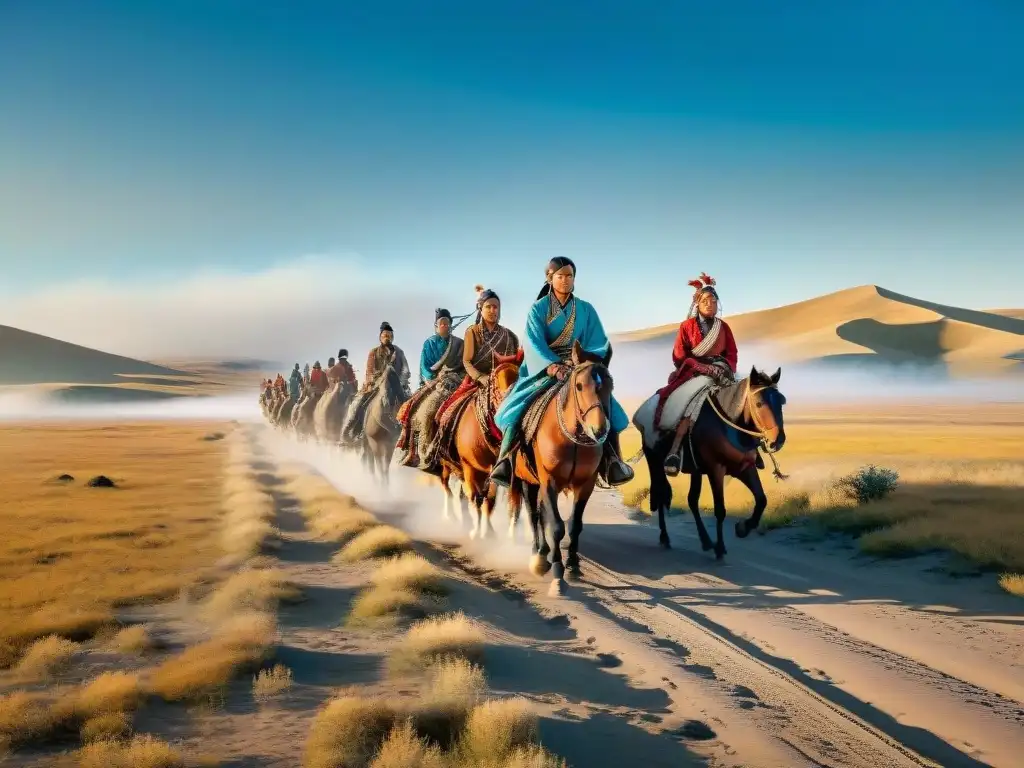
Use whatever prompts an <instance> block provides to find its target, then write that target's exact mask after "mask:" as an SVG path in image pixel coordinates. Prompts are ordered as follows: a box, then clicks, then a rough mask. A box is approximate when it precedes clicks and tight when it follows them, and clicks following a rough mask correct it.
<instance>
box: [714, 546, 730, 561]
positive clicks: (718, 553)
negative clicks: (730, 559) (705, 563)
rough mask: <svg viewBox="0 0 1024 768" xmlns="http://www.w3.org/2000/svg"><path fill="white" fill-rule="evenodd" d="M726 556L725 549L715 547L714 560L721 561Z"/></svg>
mask: <svg viewBox="0 0 1024 768" xmlns="http://www.w3.org/2000/svg"><path fill="white" fill-rule="evenodd" d="M727 554H728V553H727V552H726V551H725V547H715V560H722V559H724V558H725V556H726V555H727Z"/></svg>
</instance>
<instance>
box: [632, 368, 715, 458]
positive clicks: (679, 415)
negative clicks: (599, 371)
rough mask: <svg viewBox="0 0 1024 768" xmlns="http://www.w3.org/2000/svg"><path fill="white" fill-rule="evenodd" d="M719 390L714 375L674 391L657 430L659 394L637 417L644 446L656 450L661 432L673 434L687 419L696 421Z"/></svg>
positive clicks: (681, 386)
mask: <svg viewBox="0 0 1024 768" xmlns="http://www.w3.org/2000/svg"><path fill="white" fill-rule="evenodd" d="M717 389H718V386H717V385H716V384H715V382H714V379H712V378H711V377H710V376H694V377H693V378H692V379H690V380H689V381H687V382H686V383H685V384H681V385H680V386H679V387H678V388H677V389H676V390H675V391H674V392H672V393H671V394H670V395H669V396H668V399H667V400H666V401H665V407H664V408H662V409H661V421H660V422H659V424H658V425H657V427H655V425H654V411H655V409H657V407H658V393H657V392H655V393H654V394H653V395H651V396H650V397H649V398H647V400H645V401H644V402H643V404H642V405H641V406H640V407H639V408H637V409H636V413H634V414H633V419H632V421H633V426H635V427H636V428H637V429H638V430H640V434H641V435H643V438H644V445H646V446H647V447H648V448H653V447H654V443H655V442H657V440H658V433H659V432H661V431H672V430H674V429H675V428H676V427H677V426H678V425H679V422H680V421H682V420H683V419H695V418H697V415H698V414H699V413H700V409H701V408H703V407H704V403H705V402H706V401H707V399H708V396H709V395H711V394H712V393H713V392H715V391H716V390H717Z"/></svg>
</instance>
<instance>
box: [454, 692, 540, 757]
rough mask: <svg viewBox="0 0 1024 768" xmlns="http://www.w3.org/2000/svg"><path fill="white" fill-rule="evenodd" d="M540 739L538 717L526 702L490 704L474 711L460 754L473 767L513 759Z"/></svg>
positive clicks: (468, 722) (500, 701)
mask: <svg viewBox="0 0 1024 768" xmlns="http://www.w3.org/2000/svg"><path fill="white" fill-rule="evenodd" d="M539 738H540V730H539V727H538V723H537V715H536V714H534V713H533V712H532V711H531V710H530V705H529V703H528V702H527V701H526V699H523V698H519V697H516V698H512V699H497V700H495V701H487V702H484V703H483V704H479V705H477V706H476V707H474V708H473V711H472V712H471V713H470V714H469V719H468V721H467V723H466V731H465V734H464V735H463V738H462V742H461V744H460V752H461V753H462V755H463V756H464V757H466V758H469V760H470V761H472V762H471V764H478V763H483V762H486V761H488V760H494V759H495V758H499V759H500V758H504V757H506V756H510V755H512V753H514V752H515V751H516V750H518V749H523V748H528V747H531V746H533V745H535V744H536V742H537V740H538V739H539Z"/></svg>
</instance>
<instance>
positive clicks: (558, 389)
mask: <svg viewBox="0 0 1024 768" xmlns="http://www.w3.org/2000/svg"><path fill="white" fill-rule="evenodd" d="M568 382H569V378H568V377H566V378H565V380H564V381H559V380H558V379H556V378H554V377H551V378H550V379H548V381H547V382H546V383H545V385H544V387H543V388H542V389H541V390H540V392H538V393H537V395H536V396H535V397H534V399H533V402H531V403H530V404H529V405H528V406H527V408H526V412H525V413H523V419H522V421H521V422H520V425H519V430H520V433H521V434H522V436H523V443H524V444H525V445H529V444H530V443H532V442H533V439H534V438H535V437H536V436H537V430H538V429H539V428H540V422H541V419H543V418H544V411H545V409H546V408H547V407H548V405H550V403H551V401H552V400H554V399H555V397H556V396H557V395H559V394H560V393H563V392H565V391H566V390H565V387H566V385H567V384H568Z"/></svg>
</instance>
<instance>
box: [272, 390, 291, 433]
mask: <svg viewBox="0 0 1024 768" xmlns="http://www.w3.org/2000/svg"><path fill="white" fill-rule="evenodd" d="M294 410H295V401H294V400H292V399H291V397H289V396H288V395H287V394H285V395H283V396H282V397H281V403H280V405H278V407H277V412H276V414H275V416H274V426H275V427H277V428H278V429H282V430H283V429H286V428H287V427H290V426H291V416H292V411H294Z"/></svg>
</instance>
